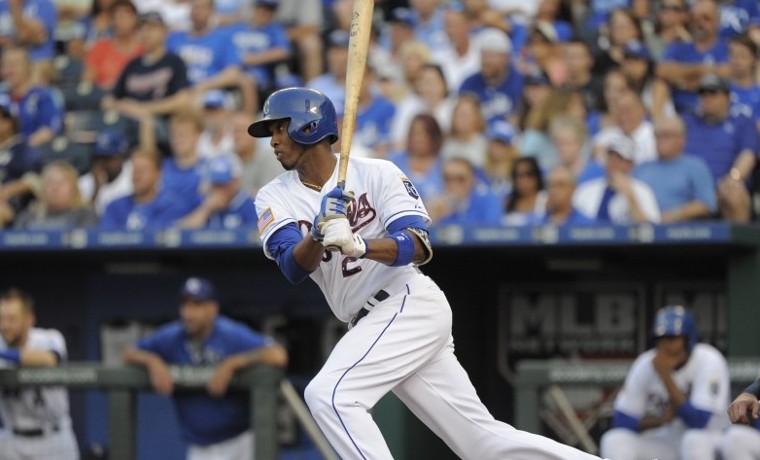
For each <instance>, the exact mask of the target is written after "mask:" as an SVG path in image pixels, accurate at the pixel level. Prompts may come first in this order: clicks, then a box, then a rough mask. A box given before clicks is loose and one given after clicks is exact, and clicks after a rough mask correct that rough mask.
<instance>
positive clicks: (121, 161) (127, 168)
mask: <svg viewBox="0 0 760 460" xmlns="http://www.w3.org/2000/svg"><path fill="white" fill-rule="evenodd" d="M131 178H132V162H130V161H129V142H128V141H127V138H126V136H124V134H122V133H121V132H119V131H116V130H113V129H108V130H105V131H101V132H100V133H99V134H98V137H97V139H96V141H95V148H94V149H93V159H92V164H91V165H90V171H89V172H87V173H86V174H84V175H83V176H82V177H80V178H79V192H80V193H81V195H82V200H83V201H84V202H85V203H89V204H92V205H93V206H94V208H95V212H97V213H98V215H100V214H102V213H103V210H105V208H106V206H108V203H110V202H111V201H113V200H115V199H116V198H121V197H122V196H125V195H129V194H130V193H132V181H131Z"/></svg>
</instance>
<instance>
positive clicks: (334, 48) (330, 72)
mask: <svg viewBox="0 0 760 460" xmlns="http://www.w3.org/2000/svg"><path fill="white" fill-rule="evenodd" d="M348 39H349V34H348V32H346V31H345V30H334V31H332V32H331V33H330V35H329V36H328V37H327V72H325V73H323V74H322V75H319V76H318V77H316V78H314V79H312V80H307V82H306V86H308V87H310V88H314V89H316V90H318V91H320V92H321V93H323V94H324V95H325V96H327V97H328V98H329V99H330V100H331V101H333V104H335V106H336V107H342V106H343V105H344V100H345V99H346V71H347V69H346V66H347V64H348Z"/></svg>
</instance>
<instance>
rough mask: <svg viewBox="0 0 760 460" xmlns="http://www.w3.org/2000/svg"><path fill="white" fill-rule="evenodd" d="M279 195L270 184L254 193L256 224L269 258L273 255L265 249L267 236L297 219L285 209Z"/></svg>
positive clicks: (265, 248) (265, 247)
mask: <svg viewBox="0 0 760 460" xmlns="http://www.w3.org/2000/svg"><path fill="white" fill-rule="evenodd" d="M281 196H282V194H278V193H277V190H276V189H275V187H271V186H265V187H264V188H262V189H261V190H259V192H258V193H257V194H256V200H255V205H256V215H257V216H258V220H257V222H256V225H257V227H258V229H259V236H260V237H261V242H262V245H263V247H264V254H265V255H266V256H267V257H268V258H270V259H273V258H274V256H273V255H272V254H271V253H270V252H269V250H268V249H267V241H268V240H269V237H271V236H272V234H274V232H276V231H277V230H279V229H280V228H282V227H284V226H285V225H287V224H292V223H295V224H296V225H297V224H298V221H297V220H296V219H295V218H294V217H293V216H291V215H290V213H289V212H288V211H287V207H286V206H285V203H284V202H283V200H282V198H281Z"/></svg>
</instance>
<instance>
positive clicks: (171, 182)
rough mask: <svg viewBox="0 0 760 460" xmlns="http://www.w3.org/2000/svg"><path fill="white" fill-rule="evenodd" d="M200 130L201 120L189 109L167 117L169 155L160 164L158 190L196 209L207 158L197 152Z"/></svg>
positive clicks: (201, 127)
mask: <svg viewBox="0 0 760 460" xmlns="http://www.w3.org/2000/svg"><path fill="white" fill-rule="evenodd" d="M201 132H203V119H202V118H201V116H200V114H198V113H197V112H194V111H192V110H185V111H182V112H177V113H175V114H174V115H172V117H171V119H170V120H169V144H170V146H171V150H172V156H171V158H167V159H165V160H164V163H163V165H162V166H161V170H162V178H161V179H162V180H161V190H162V191H163V190H165V191H167V192H169V193H172V194H174V195H175V196H177V197H179V198H180V199H182V201H183V205H182V207H183V208H184V207H185V206H187V207H190V208H192V209H195V208H196V207H198V206H199V205H200V204H201V202H202V201H203V197H202V191H201V181H202V179H203V177H204V176H205V174H206V170H207V163H208V160H206V159H205V158H203V157H201V156H200V154H199V153H198V139H199V138H200V135H201Z"/></svg>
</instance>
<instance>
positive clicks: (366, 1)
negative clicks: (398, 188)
mask: <svg viewBox="0 0 760 460" xmlns="http://www.w3.org/2000/svg"><path fill="white" fill-rule="evenodd" d="M374 5H375V2H374V0H354V12H353V14H352V16H351V30H350V35H349V38H348V64H347V65H346V99H345V101H344V103H343V132H342V133H341V135H340V163H339V167H338V187H340V189H341V190H345V188H346V171H347V170H348V157H349V156H350V155H351V141H352V140H353V138H354V128H355V126H356V110H357V106H358V105H359V91H361V87H362V80H363V79H364V68H365V66H366V65H367V52H368V51H369V32H370V29H371V27H372V9H373V7H374Z"/></svg>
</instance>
